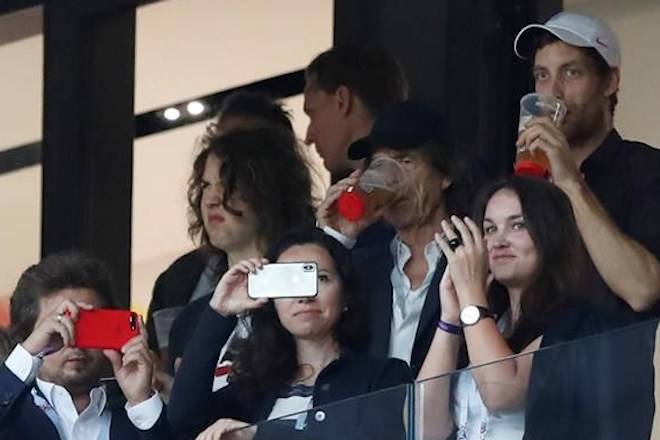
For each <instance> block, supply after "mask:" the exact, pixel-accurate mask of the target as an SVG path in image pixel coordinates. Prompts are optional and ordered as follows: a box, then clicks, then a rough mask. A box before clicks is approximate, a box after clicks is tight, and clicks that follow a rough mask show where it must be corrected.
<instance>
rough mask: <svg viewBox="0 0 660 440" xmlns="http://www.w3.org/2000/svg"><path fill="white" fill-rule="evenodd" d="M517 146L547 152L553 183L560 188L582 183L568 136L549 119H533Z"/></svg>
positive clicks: (519, 138) (519, 137)
mask: <svg viewBox="0 0 660 440" xmlns="http://www.w3.org/2000/svg"><path fill="white" fill-rule="evenodd" d="M516 146H518V147H522V146H526V147H527V148H529V149H530V150H531V151H534V150H536V149H537V148H538V149H540V150H542V151H543V152H545V154H546V155H547V156H548V160H549V161H550V168H551V173H552V181H553V182H554V183H555V185H557V186H559V187H560V188H562V189H565V188H566V187H568V186H572V185H575V184H579V183H581V182H582V175H581V174H580V170H579V169H578V166H577V164H576V163H575V159H573V155H572V154H571V149H570V146H569V145H568V141H567V140H566V136H564V133H562V131H561V130H560V129H559V128H558V127H557V126H556V125H555V124H554V123H553V122H552V120H551V119H550V118H549V117H543V118H534V119H532V120H531V121H530V122H529V123H528V124H527V128H526V129H525V131H523V132H522V133H520V136H518V140H517V141H516Z"/></svg>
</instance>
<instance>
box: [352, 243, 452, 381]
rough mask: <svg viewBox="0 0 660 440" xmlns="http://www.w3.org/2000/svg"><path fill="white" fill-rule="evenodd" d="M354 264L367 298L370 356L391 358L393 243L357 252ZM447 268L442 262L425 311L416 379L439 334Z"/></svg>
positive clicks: (412, 365) (415, 348)
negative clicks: (442, 286)
mask: <svg viewBox="0 0 660 440" xmlns="http://www.w3.org/2000/svg"><path fill="white" fill-rule="evenodd" d="M353 264H354V265H355V268H356V271H357V273H358V276H359V277H360V281H361V285H362V289H363V290H364V291H365V293H366V297H367V307H368V313H369V332H370V336H371V339H370V341H371V342H370V344H369V353H370V354H371V355H372V356H375V357H381V358H383V357H388V355H389V348H390V333H391V329H392V282H391V280H390V277H391V275H392V269H393V268H394V260H393V258H392V253H391V252H390V242H389V241H388V242H387V243H384V244H381V245H379V246H371V247H366V248H361V249H356V250H355V251H354V252H353ZM446 266H447V260H446V259H445V258H441V259H440V261H439V262H438V265H437V267H436V268H435V272H434V274H433V278H432V280H431V284H430V286H429V290H428V293H427V295H426V300H425V301H424V306H423V308H422V314H421V316H420V319H419V325H418V327H417V333H416V334H415V343H414V345H413V350H412V356H411V359H410V368H411V369H412V372H413V375H414V376H415V377H417V374H418V373H419V370H420V369H421V368H422V364H423V363H424V358H425V357H426V353H427V352H428V351H429V347H430V346H431V341H432V340H433V335H434V334H435V329H436V324H437V322H438V320H439V319H440V301H439V299H438V287H439V286H440V280H441V279H442V274H443V273H444V271H445V267H446Z"/></svg>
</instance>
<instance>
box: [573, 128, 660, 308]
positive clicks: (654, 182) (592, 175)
mask: <svg viewBox="0 0 660 440" xmlns="http://www.w3.org/2000/svg"><path fill="white" fill-rule="evenodd" d="M580 171H581V172H582V173H583V174H584V178H585V181H586V183H587V185H588V186H589V188H590V189H591V191H592V192H593V193H594V194H595V195H596V197H598V200H599V201H600V203H601V204H602V205H603V207H604V208H605V210H607V212H608V213H609V214H610V216H611V217H612V219H613V220H614V222H615V223H616V224H617V226H618V227H619V228H620V229H621V231H622V232H624V233H625V234H626V235H628V236H630V237H631V238H633V239H634V240H636V241H637V242H639V243H640V244H641V245H643V246H644V247H645V248H646V249H648V250H649V251H650V252H651V253H653V254H654V255H655V256H656V257H657V258H658V259H660V150H657V149H655V148H653V147H650V146H648V145H646V144H643V143H640V142H633V141H627V140H623V139H622V138H621V136H620V135H619V133H618V132H617V131H616V130H612V131H611V132H610V134H609V135H608V136H607V138H605V140H604V141H603V143H602V144H601V145H600V146H599V147H598V148H597V149H596V150H595V151H594V152H593V153H592V154H591V156H589V157H588V158H587V159H586V160H585V161H584V162H583V163H582V166H581V167H580ZM594 278H595V279H594V282H593V284H592V285H594V286H598V287H597V288H596V289H597V291H598V292H597V293H600V292H611V290H610V289H609V288H608V287H607V286H606V285H605V282H604V281H603V280H602V278H600V276H595V277H594ZM620 305H621V304H620ZM626 308H627V307H626ZM658 312H660V309H659V310H658ZM656 314H657V313H656Z"/></svg>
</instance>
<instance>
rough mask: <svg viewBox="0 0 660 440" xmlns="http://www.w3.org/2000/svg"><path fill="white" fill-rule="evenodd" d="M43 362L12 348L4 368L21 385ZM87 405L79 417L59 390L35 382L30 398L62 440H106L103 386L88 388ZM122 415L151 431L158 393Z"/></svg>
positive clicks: (160, 403) (107, 410)
mask: <svg viewBox="0 0 660 440" xmlns="http://www.w3.org/2000/svg"><path fill="white" fill-rule="evenodd" d="M42 363H43V360H42V359H40V358H38V357H36V356H32V355H31V354H30V353H29V352H28V351H27V350H25V348H23V346H21V345H20V344H18V345H16V347H15V348H14V350H13V351H12V352H11V354H10V355H9V357H8V358H7V360H6V361H5V365H6V366H7V368H8V369H9V371H11V372H12V373H13V374H14V375H15V376H16V377H18V378H19V379H20V380H21V381H22V382H24V383H26V384H30V383H32V382H33V381H34V380H35V377H36V375H37V372H38V371H39V368H40V367H41V364H42ZM89 397H90V403H89V405H88V406H87V408H85V409H84V410H83V411H82V412H81V413H80V414H78V411H77V410H76V407H75V405H74V403H73V399H72V397H71V395H70V394H69V392H68V391H67V390H66V389H65V388H64V387H62V386H60V385H57V384H54V383H50V382H46V381H43V380H41V379H36V386H35V387H34V388H33V389H32V398H33V401H34V403H35V405H36V406H38V407H39V408H40V409H41V410H43V411H44V412H45V413H46V415H47V416H48V417H49V418H50V420H51V421H52V422H53V424H54V425H55V428H56V429H57V432H58V433H59V435H60V438H61V439H62V440H92V439H95V440H109V438H110V423H111V421H112V412H111V411H110V408H108V406H107V395H106V391H105V387H104V386H99V387H95V388H92V389H91V390H90V392H89ZM125 408H126V413H127V415H128V418H129V420H130V421H131V423H133V425H135V427H137V428H138V429H141V430H147V429H151V427H153V426H154V424H155V423H156V421H157V420H158V418H159V417H160V414H161V412H162V410H163V401H162V400H161V398H160V395H159V394H158V393H155V394H154V395H153V396H151V397H150V398H149V399H147V400H145V401H144V402H141V403H139V404H137V405H134V406H131V405H129V404H128V403H126V406H125Z"/></svg>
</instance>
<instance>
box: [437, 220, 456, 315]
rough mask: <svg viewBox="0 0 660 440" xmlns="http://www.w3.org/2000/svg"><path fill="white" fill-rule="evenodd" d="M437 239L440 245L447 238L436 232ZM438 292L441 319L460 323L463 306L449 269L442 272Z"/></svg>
mask: <svg viewBox="0 0 660 440" xmlns="http://www.w3.org/2000/svg"><path fill="white" fill-rule="evenodd" d="M435 241H436V242H437V243H438V246H442V244H441V243H440V242H444V241H445V239H444V238H442V237H441V236H440V234H438V233H436V234H435ZM438 294H439V297H440V320H442V321H444V322H446V323H448V324H453V325H460V320H459V315H460V313H461V306H460V304H459V303H458V297H457V296H456V288H455V287H454V283H453V282H452V280H451V276H450V275H449V269H447V270H445V273H443V274H442V279H441V280H440V286H439V288H438Z"/></svg>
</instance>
